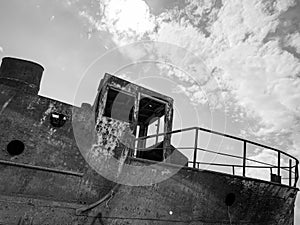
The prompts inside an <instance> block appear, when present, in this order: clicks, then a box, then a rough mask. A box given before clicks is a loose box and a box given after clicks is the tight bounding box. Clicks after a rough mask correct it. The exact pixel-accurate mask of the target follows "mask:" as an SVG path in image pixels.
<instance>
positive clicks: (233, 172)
mask: <svg viewBox="0 0 300 225" xmlns="http://www.w3.org/2000/svg"><path fill="white" fill-rule="evenodd" d="M232 175H235V171H234V166H232Z"/></svg>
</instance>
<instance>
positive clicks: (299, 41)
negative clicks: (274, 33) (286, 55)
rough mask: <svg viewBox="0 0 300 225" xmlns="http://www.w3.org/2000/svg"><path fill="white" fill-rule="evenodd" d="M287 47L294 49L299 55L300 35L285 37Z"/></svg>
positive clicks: (294, 34)
mask: <svg viewBox="0 0 300 225" xmlns="http://www.w3.org/2000/svg"><path fill="white" fill-rule="evenodd" d="M285 44H286V45H287V46H290V47H293V48H295V50H296V52H297V53H298V54H300V33H293V34H289V35H288V36H287V37H286V43H285Z"/></svg>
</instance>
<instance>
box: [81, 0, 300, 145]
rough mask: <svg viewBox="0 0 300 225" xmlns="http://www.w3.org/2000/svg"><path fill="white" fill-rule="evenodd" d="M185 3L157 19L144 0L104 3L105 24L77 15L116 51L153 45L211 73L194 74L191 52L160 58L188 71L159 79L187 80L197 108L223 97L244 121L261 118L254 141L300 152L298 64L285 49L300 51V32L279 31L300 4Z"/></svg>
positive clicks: (283, 0) (185, 87)
mask: <svg viewBox="0 0 300 225" xmlns="http://www.w3.org/2000/svg"><path fill="white" fill-rule="evenodd" d="M186 3H187V4H186V7H185V8H182V9H181V8H179V7H176V8H173V9H168V10H165V11H164V12H162V13H161V14H160V15H156V16H154V15H151V13H150V9H149V7H148V5H147V4H146V3H145V2H144V1H142V0H122V1H116V0H110V1H109V0H105V1H102V2H101V3H100V8H99V11H100V14H101V15H102V16H101V18H100V19H99V18H98V19H97V18H96V17H94V16H92V14H91V12H89V11H88V10H85V11H81V12H80V14H79V15H80V16H82V17H83V18H85V19H87V20H88V22H89V23H90V25H91V26H93V27H94V28H96V29H98V30H105V31H107V32H109V33H110V34H111V35H112V38H113V40H114V42H115V44H116V45H117V46H122V45H125V44H128V43H133V42H135V41H141V40H154V41H159V42H167V43H171V44H174V45H177V46H180V47H182V48H184V49H186V50H187V51H189V52H192V53H193V54H194V55H195V56H197V57H198V58H200V59H201V60H202V62H203V63H204V64H205V65H206V66H207V68H206V69H207V70H206V72H204V73H203V72H201V71H202V68H203V67H202V66H200V67H199V68H197V63H194V64H193V62H192V60H190V59H191V58H193V57H190V55H189V54H187V55H188V56H185V55H181V54H178V53H177V52H172V51H171V50H169V49H168V48H165V49H163V51H164V52H163V53H161V55H169V58H172V60H173V61H175V62H176V63H178V64H179V65H180V66H181V67H182V68H188V70H187V71H184V72H182V71H181V72H180V71H178V70H174V69H170V68H168V72H167V73H165V72H166V71H167V69H166V68H164V67H161V69H162V74H166V76H169V77H173V78H174V79H178V80H180V81H181V82H182V83H181V86H179V90H180V91H182V92H183V93H185V94H186V95H187V96H190V97H191V99H193V100H194V102H196V103H199V104H205V102H209V103H211V105H217V104H215V103H216V102H217V101H218V99H223V98H226V96H227V100H228V101H230V102H228V105H230V106H232V107H233V108H232V109H231V111H232V113H235V112H237V111H240V110H237V108H239V109H241V110H242V112H243V113H242V115H247V117H248V118H254V119H256V120H257V123H258V125H259V126H256V127H255V129H254V132H253V135H256V136H257V137H258V138H259V137H267V136H268V137H269V138H270V139H271V138H273V136H275V137H276V138H277V139H276V140H277V141H278V142H280V143H282V145H284V146H288V147H291V148H296V147H300V146H299V141H298V139H297V138H298V134H299V133H300V124H299V121H300V118H299V116H298V115H299V110H300V94H299V93H300V84H299V82H300V81H299V77H300V61H299V58H297V56H296V55H294V54H292V53H291V52H289V51H287V50H286V49H284V48H283V47H284V46H290V47H293V48H295V50H296V51H297V52H298V53H299V49H300V46H299V43H300V41H299V40H300V33H299V32H298V31H297V30H296V31H295V30H293V29H291V30H292V31H293V33H287V34H286V33H284V32H283V33H282V32H279V31H278V29H279V28H282V26H283V22H284V24H285V25H284V26H285V27H286V26H292V25H293V23H292V22H290V23H289V21H288V16H286V14H287V13H288V10H289V9H290V8H291V7H294V6H295V5H296V3H297V2H296V1H293V0H277V1H273V0H266V1H261V0H253V1H248V0H227V1H222V2H221V1H196V0H187V1H186ZM283 15H284V17H285V19H284V21H282V20H281V18H282V17H283ZM286 24H291V25H286ZM127 50H128V49H127ZM168 51H169V52H168ZM166 52H167V54H166ZM124 54H126V55H128V56H130V57H131V58H132V59H134V60H138V59H140V58H142V57H143V56H144V55H145V54H148V53H147V52H146V53H145V52H144V51H143V50H141V49H136V48H132V49H130V50H129V51H127V52H124ZM157 54H158V55H159V54H160V53H159V52H157ZM189 57H190V58H189ZM190 76H193V77H192V78H193V79H195V80H196V81H197V82H198V84H200V86H201V88H200V87H199V88H194V87H195V86H194V85H195V81H194V80H192V79H191V77H190ZM200 89H201V90H200ZM203 92H204V93H205V96H206V97H205V98H204V97H203V96H204V95H203ZM230 98H232V99H230ZM223 107H225V106H224V105H223ZM234 107H235V108H234ZM248 132H251V130H250V129H249V130H248ZM278 134H281V135H282V136H284V138H282V136H281V135H278ZM272 140H273V139H272Z"/></svg>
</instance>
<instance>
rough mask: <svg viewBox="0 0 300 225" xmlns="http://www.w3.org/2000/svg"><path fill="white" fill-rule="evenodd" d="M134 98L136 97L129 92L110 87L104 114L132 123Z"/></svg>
mask: <svg viewBox="0 0 300 225" xmlns="http://www.w3.org/2000/svg"><path fill="white" fill-rule="evenodd" d="M134 100H135V97H134V96H132V95H130V94H129V93H125V92H124V91H121V90H117V89H114V88H112V87H108V90H107V99H106V104H105V108H104V113H103V116H105V117H109V118H112V119H116V120H120V121H124V122H127V123H132V122H133V112H134Z"/></svg>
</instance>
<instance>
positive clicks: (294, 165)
mask: <svg viewBox="0 0 300 225" xmlns="http://www.w3.org/2000/svg"><path fill="white" fill-rule="evenodd" d="M190 131H194V132H195V136H194V145H193V146H190V147H176V146H174V147H175V148H176V149H177V150H179V151H181V152H182V153H184V151H185V150H193V154H192V155H193V160H190V161H188V166H190V165H191V166H190V167H192V168H198V169H199V168H200V165H211V166H218V167H229V168H231V169H232V174H233V175H236V169H237V168H238V169H241V175H242V176H244V177H248V176H247V175H246V174H247V169H248V168H252V169H253V168H255V169H270V174H271V175H276V176H277V178H279V179H280V181H275V182H278V183H281V179H282V180H288V185H289V186H294V187H296V184H297V181H298V179H299V172H298V165H299V161H298V159H296V158H295V157H293V156H291V155H290V154H288V153H286V152H283V151H281V150H278V149H276V148H273V147H269V146H266V145H263V144H259V143H256V142H253V141H250V140H246V139H243V138H240V137H236V136H232V135H228V134H224V133H221V132H217V131H212V130H209V129H205V128H201V127H190V128H185V129H179V130H174V131H170V132H165V133H160V134H153V135H149V136H145V137H139V138H136V139H135V141H145V140H147V139H150V138H158V137H159V136H163V137H166V136H169V137H170V139H171V136H172V135H174V134H178V133H183V132H190ZM200 132H204V133H210V134H214V135H217V136H221V137H225V138H229V139H231V140H235V141H238V142H240V143H242V145H243V147H242V149H241V150H242V156H239V155H233V154H228V153H225V152H220V151H213V150H210V149H205V148H200V147H199V143H198V142H199V133H200ZM249 145H253V146H255V147H260V148H263V149H267V150H270V151H272V152H275V153H276V156H277V160H276V161H277V162H276V165H273V164H271V163H267V162H263V161H259V160H255V159H251V158H247V153H248V151H249V150H248V148H247V147H248V146H249ZM165 148H166V147H165ZM147 149H149V148H143V149H141V148H136V149H135V150H136V151H140V150H147ZM199 151H202V152H208V153H212V154H215V155H218V156H223V157H231V158H235V159H240V160H242V163H241V164H232V163H210V162H200V161H197V155H198V152H199ZM283 156H285V157H286V158H287V159H285V161H288V166H282V161H283V160H284V159H283ZM247 162H252V163H256V164H261V165H247ZM274 169H277V173H276V174H274V173H273V170H274ZM281 170H283V171H285V172H287V173H288V177H284V178H281ZM293 180H294V182H293V183H292V181H293Z"/></svg>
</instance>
